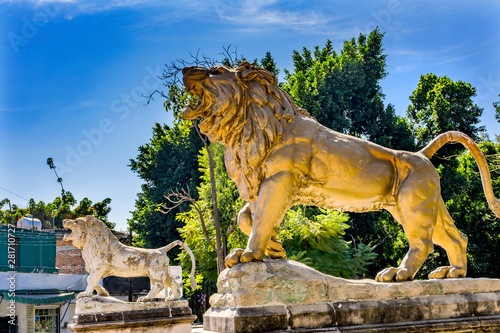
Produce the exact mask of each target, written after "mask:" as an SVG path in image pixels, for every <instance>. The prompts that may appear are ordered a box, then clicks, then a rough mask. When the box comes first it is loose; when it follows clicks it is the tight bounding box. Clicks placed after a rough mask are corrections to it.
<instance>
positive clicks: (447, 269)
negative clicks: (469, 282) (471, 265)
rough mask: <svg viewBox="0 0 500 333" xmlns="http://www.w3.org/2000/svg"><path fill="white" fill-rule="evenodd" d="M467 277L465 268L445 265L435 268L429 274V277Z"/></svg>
mask: <svg viewBox="0 0 500 333" xmlns="http://www.w3.org/2000/svg"><path fill="white" fill-rule="evenodd" d="M463 277H465V270H464V269H458V268H455V267H453V266H443V267H439V268H437V269H435V270H433V271H432V272H431V273H430V274H429V279H446V278H448V279H456V278H463Z"/></svg>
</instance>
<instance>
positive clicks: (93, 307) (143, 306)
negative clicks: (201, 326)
mask: <svg viewBox="0 0 500 333" xmlns="http://www.w3.org/2000/svg"><path fill="white" fill-rule="evenodd" d="M195 319H196V316H194V315H192V313H191V309H190V308H189V306H188V302H187V301H173V302H144V303H137V302H134V303H131V302H124V301H120V300H118V299H116V298H113V297H101V296H93V297H85V298H81V299H79V300H78V301H77V302H76V314H75V316H74V317H73V323H72V324H70V325H69V329H70V330H71V332H105V333H111V332H114V333H146V332H147V333H156V332H158V333H159V332H162V333H191V324H192V323H193V322H194V320H195Z"/></svg>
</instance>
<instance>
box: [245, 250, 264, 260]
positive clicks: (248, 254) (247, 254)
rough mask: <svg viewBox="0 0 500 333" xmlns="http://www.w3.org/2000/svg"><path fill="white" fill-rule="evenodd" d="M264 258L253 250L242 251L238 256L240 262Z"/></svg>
mask: <svg viewBox="0 0 500 333" xmlns="http://www.w3.org/2000/svg"><path fill="white" fill-rule="evenodd" d="M262 260H264V256H263V255H258V254H256V253H255V252H253V251H248V250H246V251H245V252H243V253H242V254H241V256H240V262H241V263H245V262H251V261H262Z"/></svg>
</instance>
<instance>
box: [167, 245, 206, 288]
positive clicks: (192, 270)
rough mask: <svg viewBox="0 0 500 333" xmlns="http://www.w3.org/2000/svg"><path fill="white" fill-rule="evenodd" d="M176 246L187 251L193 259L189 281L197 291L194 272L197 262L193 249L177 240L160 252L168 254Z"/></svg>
mask: <svg viewBox="0 0 500 333" xmlns="http://www.w3.org/2000/svg"><path fill="white" fill-rule="evenodd" d="M176 246H180V247H182V248H183V249H184V250H186V252H187V253H188V254H189V257H190V258H191V275H190V276H189V280H190V282H191V289H192V290H195V289H196V288H197V287H198V286H197V284H196V280H195V278H194V270H195V269H196V261H195V260H194V254H193V252H192V251H191V249H190V248H189V247H188V246H187V245H186V244H184V243H183V242H181V241H180V240H176V241H173V242H172V243H170V244H168V245H166V246H164V247H161V248H159V250H160V251H165V253H167V252H168V251H170V250H171V249H173V248H174V247H176Z"/></svg>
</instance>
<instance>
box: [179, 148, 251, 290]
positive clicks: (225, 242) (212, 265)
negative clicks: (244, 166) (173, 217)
mask: <svg viewBox="0 0 500 333" xmlns="http://www.w3.org/2000/svg"><path fill="white" fill-rule="evenodd" d="M210 150H211V151H212V155H213V157H214V158H213V160H214V174H215V187H216V191H217V207H218V212H219V218H220V233H221V256H222V258H224V257H225V256H226V255H227V252H228V249H230V248H234V247H237V246H239V247H242V246H243V247H244V246H245V244H244V243H245V241H246V239H247V237H246V236H245V235H244V234H243V233H242V232H241V231H240V230H239V229H238V228H235V226H236V218H237V214H238V212H239V210H240V209H241V208H242V207H243V204H244V202H243V200H242V199H241V198H240V197H239V192H238V189H237V188H236V185H235V184H234V182H233V181H232V180H231V179H230V178H229V176H228V174H227V171H226V167H225V164H224V147H223V146H222V145H220V144H211V145H210ZM199 165H200V171H201V172H202V175H201V183H200V186H199V187H198V193H199V199H198V200H197V206H198V207H199V209H200V211H201V212H202V214H203V219H204V221H205V227H206V235H207V236H208V237H206V235H205V232H204V231H203V225H202V223H200V216H199V214H198V211H197V209H196V208H195V207H193V206H191V209H190V210H189V211H188V212H185V213H180V214H177V219H178V220H180V221H182V223H183V226H182V228H180V229H179V232H180V234H181V236H182V239H183V242H185V243H186V244H187V245H188V246H189V247H190V248H191V249H192V250H193V253H194V255H195V257H196V258H197V259H198V261H199V263H198V267H197V270H198V271H199V272H200V273H201V274H203V276H204V277H205V278H206V279H208V280H212V281H216V280H217V275H218V269H217V268H218V267H217V251H218V249H217V246H216V245H215V244H216V228H215V224H214V216H213V210H212V209H211V208H212V185H211V178H210V166H209V159H208V153H207V151H206V149H205V148H203V149H202V150H201V153H200V155H199ZM180 258H181V260H182V261H186V262H187V261H189V257H188V256H186V254H185V253H181V255H180Z"/></svg>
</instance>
